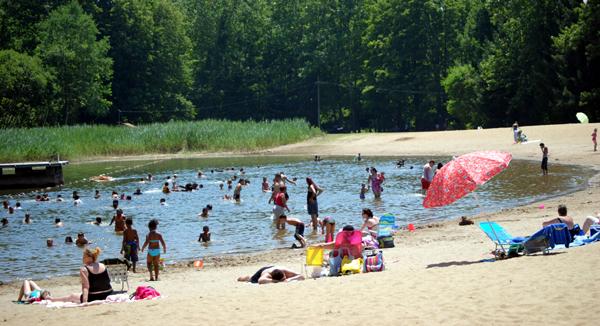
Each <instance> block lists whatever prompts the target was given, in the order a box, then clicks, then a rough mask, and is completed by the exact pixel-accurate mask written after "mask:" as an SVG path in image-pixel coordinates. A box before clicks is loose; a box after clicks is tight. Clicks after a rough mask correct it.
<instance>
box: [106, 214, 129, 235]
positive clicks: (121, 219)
mask: <svg viewBox="0 0 600 326" xmlns="http://www.w3.org/2000/svg"><path fill="white" fill-rule="evenodd" d="M125 220H126V217H125V215H123V210H122V209H120V208H119V209H117V214H116V215H114V216H113V218H112V220H110V223H109V224H108V225H112V224H113V223H115V232H123V231H125V229H126V228H127V227H126V226H125Z"/></svg>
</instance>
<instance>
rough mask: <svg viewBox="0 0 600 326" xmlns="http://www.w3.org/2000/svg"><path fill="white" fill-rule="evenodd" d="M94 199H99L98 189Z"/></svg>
mask: <svg viewBox="0 0 600 326" xmlns="http://www.w3.org/2000/svg"><path fill="white" fill-rule="evenodd" d="M94 199H100V190H96V194H95V195H94Z"/></svg>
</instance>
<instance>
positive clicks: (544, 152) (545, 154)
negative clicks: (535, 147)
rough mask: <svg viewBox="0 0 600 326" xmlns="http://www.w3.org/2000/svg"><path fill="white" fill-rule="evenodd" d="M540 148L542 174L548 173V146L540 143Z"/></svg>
mask: <svg viewBox="0 0 600 326" xmlns="http://www.w3.org/2000/svg"><path fill="white" fill-rule="evenodd" d="M540 149H541V150H542V175H548V147H547V146H546V145H544V143H541V144H540Z"/></svg>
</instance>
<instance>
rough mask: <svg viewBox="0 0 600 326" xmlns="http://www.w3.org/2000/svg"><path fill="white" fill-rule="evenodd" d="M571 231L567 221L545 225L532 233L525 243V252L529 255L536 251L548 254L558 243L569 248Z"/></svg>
mask: <svg viewBox="0 0 600 326" xmlns="http://www.w3.org/2000/svg"><path fill="white" fill-rule="evenodd" d="M572 240H573V238H572V237H571V232H570V231H569V228H568V227H567V225H566V224H565V223H556V224H551V225H547V226H545V227H543V228H542V229H541V230H539V231H537V232H536V233H534V234H532V235H531V236H530V237H529V238H528V239H527V241H525V242H524V243H523V246H524V247H525V254H526V255H529V254H532V253H536V252H540V251H541V252H542V253H543V254H547V253H548V252H549V251H550V249H553V248H554V247H555V246H556V245H558V244H562V245H564V246H565V248H569V245H570V244H571V241H572Z"/></svg>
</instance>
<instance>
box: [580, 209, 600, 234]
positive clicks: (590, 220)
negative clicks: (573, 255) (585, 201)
mask: <svg viewBox="0 0 600 326" xmlns="http://www.w3.org/2000/svg"><path fill="white" fill-rule="evenodd" d="M594 224H600V213H596V216H588V217H586V218H585V221H583V227H582V230H583V234H584V235H586V234H587V233H588V231H589V230H590V227H591V226H592V225H594Z"/></svg>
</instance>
